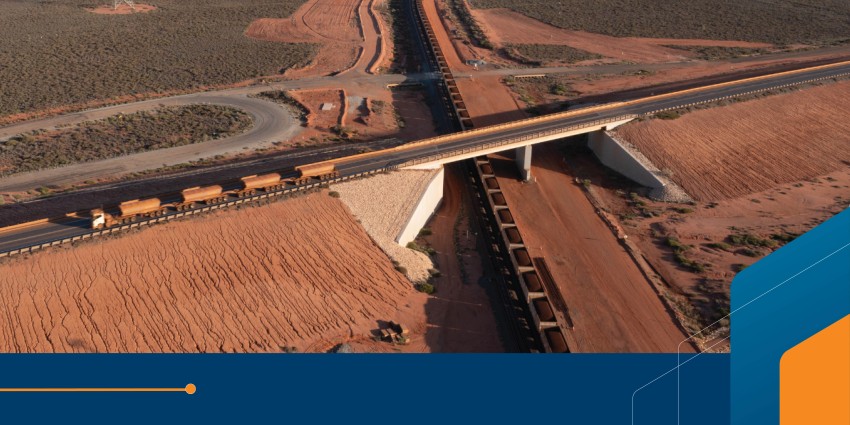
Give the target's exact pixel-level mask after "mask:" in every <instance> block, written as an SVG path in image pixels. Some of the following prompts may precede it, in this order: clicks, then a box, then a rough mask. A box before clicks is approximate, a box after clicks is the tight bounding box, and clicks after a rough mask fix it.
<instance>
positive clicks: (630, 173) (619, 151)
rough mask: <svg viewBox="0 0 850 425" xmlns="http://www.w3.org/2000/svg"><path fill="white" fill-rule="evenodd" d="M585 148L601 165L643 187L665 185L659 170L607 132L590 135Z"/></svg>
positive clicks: (660, 186) (596, 132) (595, 132)
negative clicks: (591, 151) (593, 154)
mask: <svg viewBox="0 0 850 425" xmlns="http://www.w3.org/2000/svg"><path fill="white" fill-rule="evenodd" d="M587 146H588V147H590V149H591V150H593V153H595V154H596V157H597V158H599V160H600V161H602V163H603V164H605V165H606V166H608V167H610V168H612V169H614V170H615V171H617V172H618V173H620V174H622V175H624V176H626V177H628V178H630V179H632V180H634V181H635V182H637V183H639V184H641V185H643V186H646V187H651V188H662V187H664V186H665V185H666V182H665V180H666V179H664V178H663V176H661V175H660V170H658V169H657V168H656V167H654V166H652V164H651V163H650V162H649V160H648V159H646V157H644V156H643V155H641V154H640V152H637V151H632V150H631V149H629V147H628V146H627V145H626V144H625V143H623V142H621V141H618V140H617V139H615V138H614V137H612V136H611V134H610V133H608V132H607V131H594V132H593V133H590V134H589V135H588V137H587Z"/></svg>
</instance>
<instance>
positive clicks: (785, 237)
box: [770, 233, 799, 243]
mask: <svg viewBox="0 0 850 425" xmlns="http://www.w3.org/2000/svg"><path fill="white" fill-rule="evenodd" d="M797 236H799V235H796V234H793V233H774V234H772V235H770V238H771V239H773V240H775V241H778V242H783V243H788V242H791V241H793V240H794V239H797Z"/></svg>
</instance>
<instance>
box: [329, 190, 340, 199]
mask: <svg viewBox="0 0 850 425" xmlns="http://www.w3.org/2000/svg"><path fill="white" fill-rule="evenodd" d="M328 196H330V197H331V198H339V192H337V191H334V190H332V191H330V192H328Z"/></svg>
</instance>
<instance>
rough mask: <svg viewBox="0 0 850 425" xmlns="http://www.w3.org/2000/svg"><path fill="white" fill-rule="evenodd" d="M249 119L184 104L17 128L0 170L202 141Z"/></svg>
mask: <svg viewBox="0 0 850 425" xmlns="http://www.w3.org/2000/svg"><path fill="white" fill-rule="evenodd" d="M251 125H253V119H252V118H251V116H250V115H249V114H247V113H245V112H242V111H240V110H238V109H235V108H231V107H227V106H219V105H188V106H179V107H164V108H160V109H157V110H154V111H143V112H136V113H134V114H128V115H116V116H112V117H108V118H105V119H102V120H98V121H89V122H84V123H81V124H79V125H76V126H72V127H68V128H64V129H62V130H60V131H58V132H56V133H44V134H40V133H36V132H33V133H27V134H22V135H19V136H16V137H13V138H11V139H10V140H9V141H7V142H0V176H2V175H5V174H13V173H20V172H25V171H35V170H41V169H44V168H50V167H57V166H63V165H70V164H76V163H80V162H89V161H96V160H100V159H106V158H114V157H117V156H122V155H128V154H133V153H138V152H145V151H151V150H157V149H164V148H170V147H174V146H183V145H188V144H193V143H199V142H204V141H207V140H212V139H218V138H222V137H227V136H231V135H234V134H239V133H241V132H243V131H245V130H246V129H248V128H249V127H250V126H251ZM10 142H11V143H10ZM186 165H187V166H188V165H190V164H186Z"/></svg>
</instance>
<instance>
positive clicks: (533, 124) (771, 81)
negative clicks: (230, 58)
mask: <svg viewBox="0 0 850 425" xmlns="http://www.w3.org/2000/svg"><path fill="white" fill-rule="evenodd" d="M847 75H850V62H843V63H840V64H835V65H832V66H829V67H817V68H812V69H807V70H801V71H798V72H795V73H782V74H777V75H770V76H766V77H762V78H756V79H747V80H742V81H739V82H734V83H724V84H720V85H713V86H708V87H705V88H702V89H697V90H686V91H682V92H676V93H671V94H668V95H661V96H654V97H648V98H642V99H638V100H637V101H635V102H632V103H629V104H611V105H609V106H608V107H606V108H597V109H588V110H586V111H582V110H577V111H575V112H574V113H571V114H569V116H564V117H563V118H558V119H553V120H527V121H526V123H527V124H526V125H520V126H510V127H507V128H496V129H493V130H489V131H486V130H485V131H482V129H478V130H473V131H470V132H467V133H461V134H458V136H460V137H456V138H452V139H450V140H448V141H446V142H443V143H431V144H429V143H422V144H412V145H409V146H406V147H401V148H399V147H396V148H389V149H384V150H381V151H376V152H374V153H370V154H366V155H361V156H353V157H349V159H346V158H338V159H337V160H336V164H337V166H338V170H339V171H340V173H341V174H342V175H343V176H347V175H353V174H357V173H361V172H364V171H368V170H379V169H385V168H387V167H390V166H394V165H398V164H401V163H405V162H407V161H411V160H415V159H417V158H427V157H431V156H433V155H440V154H442V153H448V152H454V151H457V150H459V149H475V148H478V147H482V146H486V145H489V144H492V143H494V142H498V141H500V140H510V139H513V140H517V139H519V138H521V137H523V136H526V135H531V134H537V133H539V132H543V131H550V130H558V129H562V128H565V127H569V126H574V125H580V124H586V123H589V122H594V121H597V120H601V119H612V118H614V117H618V116H622V115H625V114H635V115H641V114H647V113H653V112H654V111H659V110H663V109H668V108H678V107H682V106H685V105H690V104H693V103H698V102H710V101H714V100H717V99H722V98H728V97H735V96H741V95H745V94H747V93H751V92H754V91H762V90H769V89H772V88H776V87H782V86H786V85H794V84H802V83H805V82H808V81H812V80H824V79H830V78H835V77H839V76H847ZM90 231H91V230H90V229H88V228H87V226H86V221H81V220H71V219H64V220H61V221H59V222H48V223H40V224H36V225H32V226H25V227H22V228H14V227H13V228H9V229H0V252H6V251H10V250H14V249H17V248H22V247H26V246H31V245H33V244H36V243H38V242H46V241H49V240H52V239H58V238H63V237H64V238H67V237H72V236H77V235H82V234H86V233H89V232H90Z"/></svg>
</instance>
